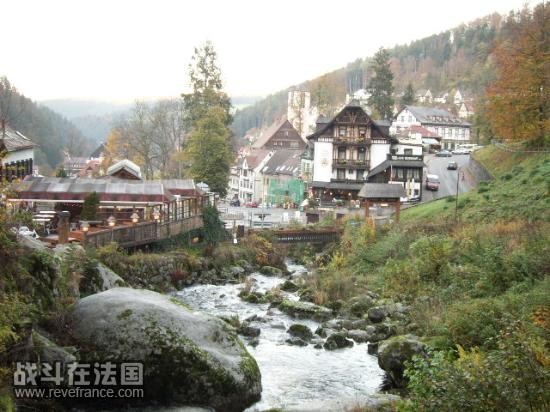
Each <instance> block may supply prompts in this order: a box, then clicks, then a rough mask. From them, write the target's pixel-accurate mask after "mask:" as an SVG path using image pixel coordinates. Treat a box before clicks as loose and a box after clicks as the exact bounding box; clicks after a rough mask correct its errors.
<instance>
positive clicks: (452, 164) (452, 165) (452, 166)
mask: <svg viewBox="0 0 550 412" xmlns="http://www.w3.org/2000/svg"><path fill="white" fill-rule="evenodd" d="M456 169H458V163H457V162H449V163H448V164H447V170H456Z"/></svg>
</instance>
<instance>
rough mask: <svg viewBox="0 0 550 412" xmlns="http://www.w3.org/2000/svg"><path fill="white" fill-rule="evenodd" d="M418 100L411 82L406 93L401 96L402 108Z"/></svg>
mask: <svg viewBox="0 0 550 412" xmlns="http://www.w3.org/2000/svg"><path fill="white" fill-rule="evenodd" d="M415 101H416V97H415V91H414V89H413V85H412V83H410V82H409V84H407V87H406V88H405V93H404V94H403V97H401V108H404V107H405V106H409V105H412V104H414V103H415Z"/></svg>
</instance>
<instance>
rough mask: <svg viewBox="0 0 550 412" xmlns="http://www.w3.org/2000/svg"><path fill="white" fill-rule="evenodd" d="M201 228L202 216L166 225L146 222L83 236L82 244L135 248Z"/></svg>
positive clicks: (97, 246)
mask: <svg viewBox="0 0 550 412" xmlns="http://www.w3.org/2000/svg"><path fill="white" fill-rule="evenodd" d="M201 227H202V216H200V215H196V216H191V217H188V218H184V219H180V220H176V221H172V222H166V223H157V222H144V223H137V224H135V225H128V226H118V227H114V228H112V229H104V230H97V231H94V232H90V233H87V234H85V235H83V238H82V242H83V243H84V244H85V245H91V246H93V247H96V248H99V247H101V246H105V245H107V244H109V243H111V242H116V243H118V244H119V245H120V246H122V247H134V246H141V245H146V244H148V243H154V242H158V241H160V240H164V239H168V238H170V237H173V236H177V235H180V234H182V233H186V232H189V231H191V230H193V229H198V228H201Z"/></svg>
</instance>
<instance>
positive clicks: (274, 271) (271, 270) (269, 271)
mask: <svg viewBox="0 0 550 412" xmlns="http://www.w3.org/2000/svg"><path fill="white" fill-rule="evenodd" d="M260 273H262V274H264V275H266V276H283V271H282V270H281V269H279V268H275V267H273V266H262V267H261V268H260Z"/></svg>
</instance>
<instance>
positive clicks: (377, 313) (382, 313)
mask: <svg viewBox="0 0 550 412" xmlns="http://www.w3.org/2000/svg"><path fill="white" fill-rule="evenodd" d="M386 315H387V312H386V308H385V307H384V306H374V307H372V308H370V309H369V310H368V312H367V316H368V317H369V320H370V321H371V322H374V323H379V322H382V321H383V320H384V318H385V317H386Z"/></svg>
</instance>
